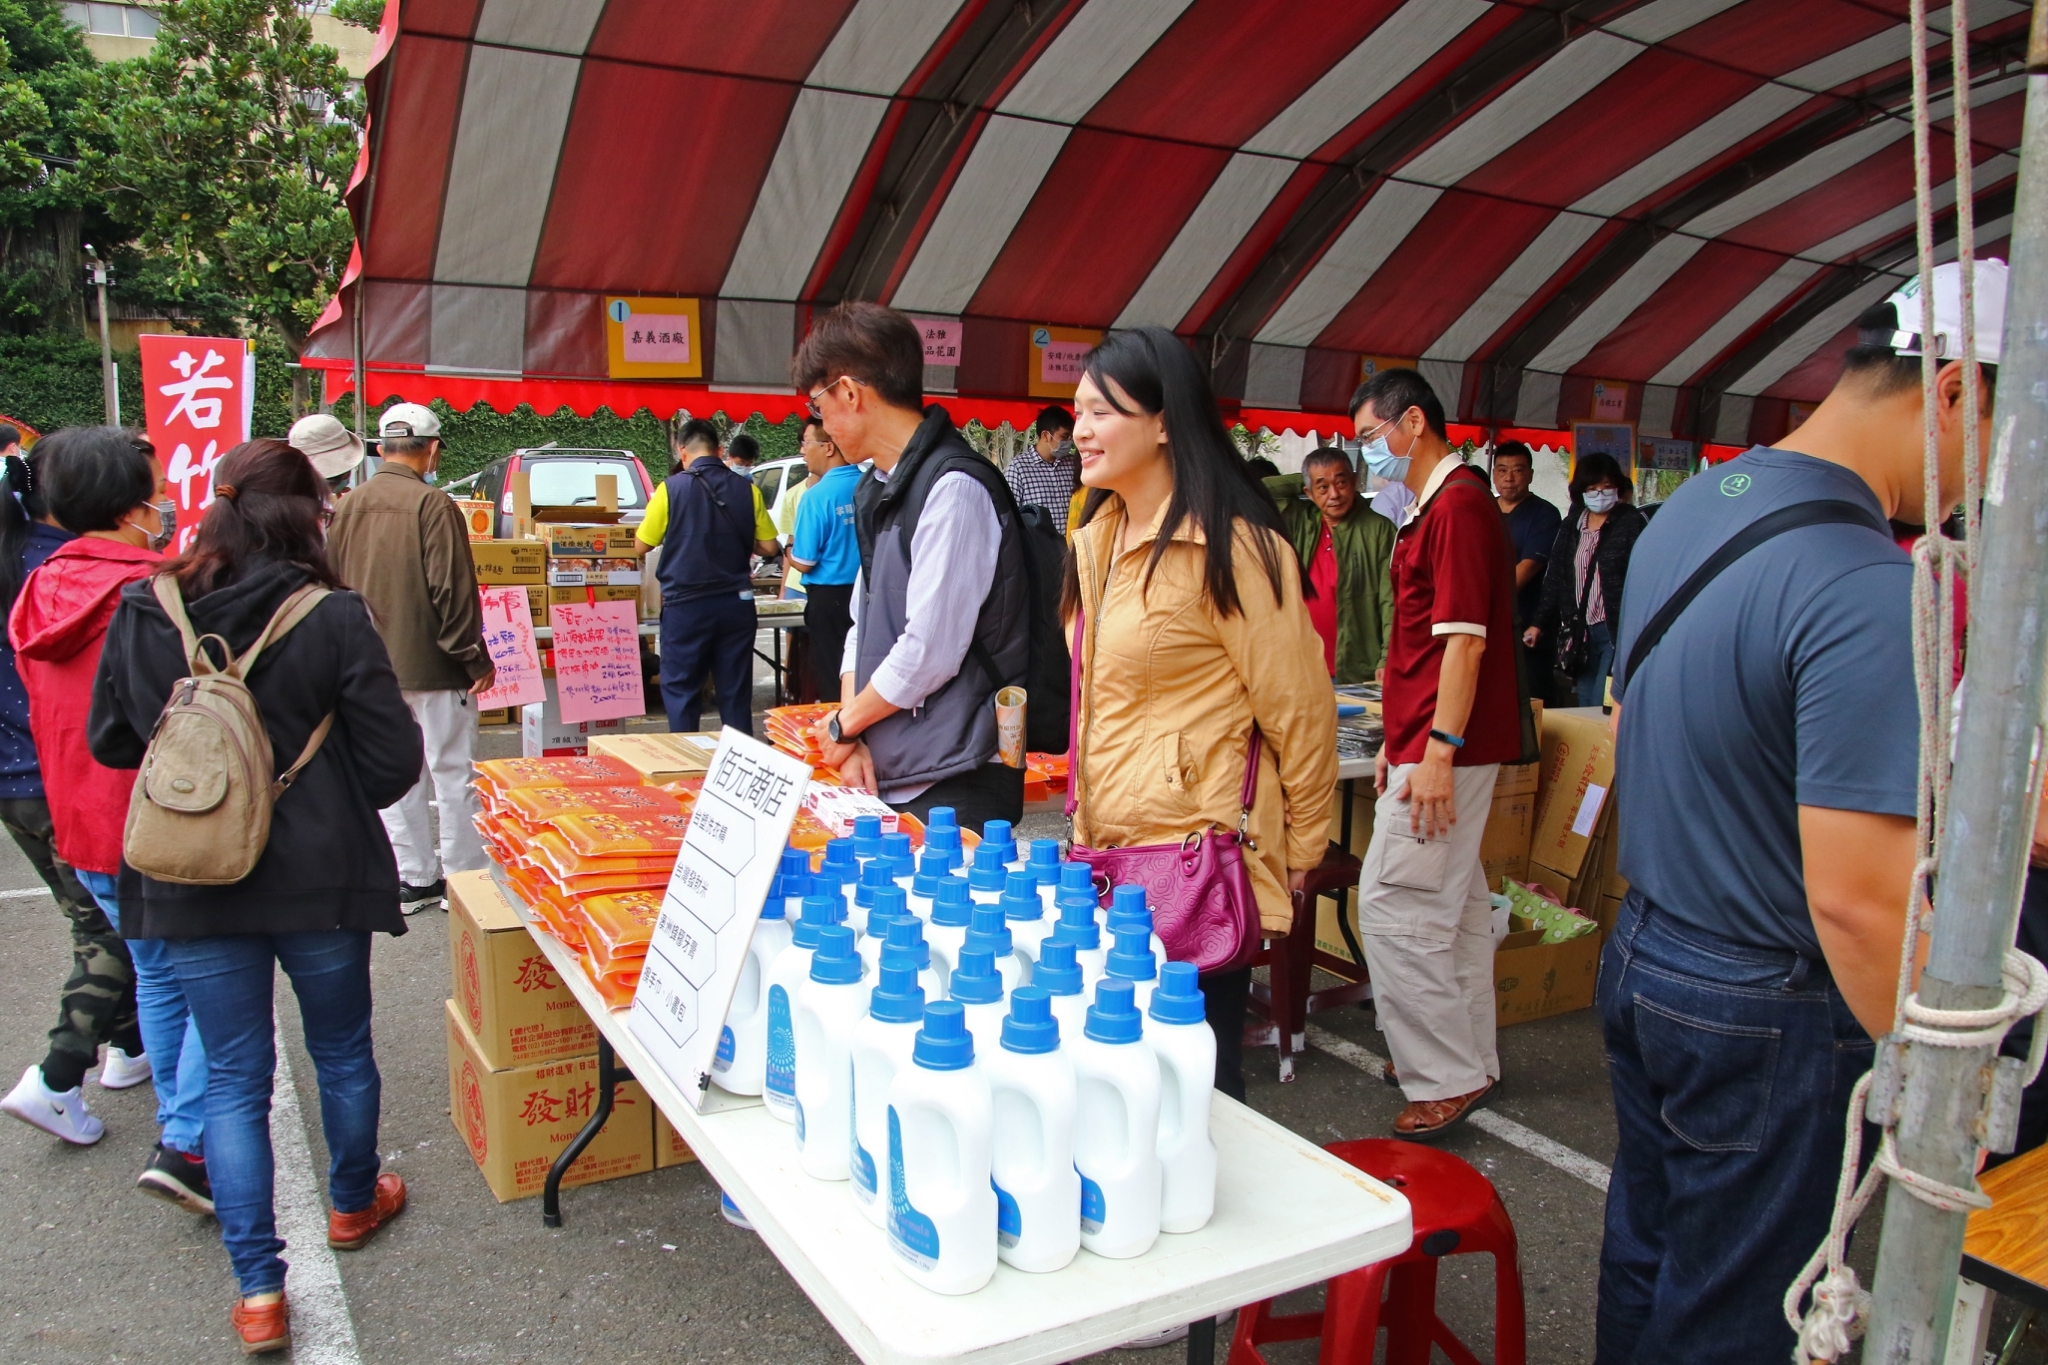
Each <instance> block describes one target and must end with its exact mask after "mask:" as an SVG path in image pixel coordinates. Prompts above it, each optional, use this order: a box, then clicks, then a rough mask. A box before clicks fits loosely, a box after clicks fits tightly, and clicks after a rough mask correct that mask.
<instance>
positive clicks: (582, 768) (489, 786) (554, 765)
mask: <svg viewBox="0 0 2048 1365" xmlns="http://www.w3.org/2000/svg"><path fill="white" fill-rule="evenodd" d="M476 783H477V790H478V791H479V792H480V793H481V792H486V791H488V792H490V793H491V794H492V795H494V796H496V797H499V798H502V797H503V796H504V794H505V793H507V792H514V791H518V790H519V789H520V788H522V787H634V786H638V785H639V784H640V774H639V773H637V772H635V771H633V769H632V768H630V767H628V766H627V765H626V764H624V763H621V762H619V760H617V759H616V758H609V757H606V756H604V755H602V754H598V755H592V756H587V757H570V758H494V759H490V760H488V761H486V762H483V763H479V764H477V765H476Z"/></svg>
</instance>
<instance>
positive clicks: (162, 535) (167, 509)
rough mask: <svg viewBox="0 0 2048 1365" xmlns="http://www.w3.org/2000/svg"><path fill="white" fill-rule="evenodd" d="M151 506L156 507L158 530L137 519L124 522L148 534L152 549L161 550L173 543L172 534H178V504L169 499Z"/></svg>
mask: <svg viewBox="0 0 2048 1365" xmlns="http://www.w3.org/2000/svg"><path fill="white" fill-rule="evenodd" d="M150 506H151V507H154V508H155V509H156V517H157V525H158V527H159V529H158V530H156V531H154V532H152V531H151V530H150V529H149V528H148V527H146V526H144V525H142V523H140V522H135V521H131V522H126V523H124V524H125V525H127V526H130V527H132V528H134V529H135V530H137V531H140V532H142V534H143V535H145V536H148V537H149V548H150V549H152V550H161V549H163V548H164V547H165V546H167V545H169V544H170V543H171V537H172V536H175V535H176V534H178V504H177V503H175V502H170V501H168V500H167V501H164V502H153V503H151V504H150Z"/></svg>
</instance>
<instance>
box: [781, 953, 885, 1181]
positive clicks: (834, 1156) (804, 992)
mask: <svg viewBox="0 0 2048 1365" xmlns="http://www.w3.org/2000/svg"><path fill="white" fill-rule="evenodd" d="M860 974H861V961H860V954H859V953H856V952H855V951H854V950H853V930H851V929H849V928H847V927H846V926H845V925H843V924H834V925H831V926H830V927H828V928H825V929H821V930H819V931H818V946H817V949H816V950H815V951H814V952H813V953H812V954H811V979H810V980H808V981H806V982H804V983H803V986H802V987H801V988H800V989H799V990H798V992H797V997H796V1146H797V1152H798V1154H799V1155H800V1156H801V1157H802V1159H803V1167H804V1172H805V1174H807V1175H810V1176H813V1177H815V1178H816V1179H819V1180H844V1179H846V1158H847V1154H848V1153H849V1152H850V1151H852V1150H853V1081H852V1076H853V1073H852V1070H851V1068H850V1067H849V1066H848V1064H847V1057H846V1049H847V1047H848V1046H849V1045H850V1044H851V1043H852V1042H853V1028H854V1025H856V1024H858V1023H859V1022H860V1017H861V1016H862V1015H863V1014H866V1013H867V1012H868V991H867V989H866V988H865V987H863V986H862V985H861V984H860Z"/></svg>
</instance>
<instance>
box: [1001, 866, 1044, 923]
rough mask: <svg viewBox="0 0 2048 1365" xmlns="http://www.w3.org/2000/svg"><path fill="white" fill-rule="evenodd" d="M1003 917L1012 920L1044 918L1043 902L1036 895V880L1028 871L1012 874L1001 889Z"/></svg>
mask: <svg viewBox="0 0 2048 1365" xmlns="http://www.w3.org/2000/svg"><path fill="white" fill-rule="evenodd" d="M1002 907H1003V917H1004V918H1005V919H1012V920H1033V919H1044V918H1045V901H1044V900H1043V899H1041V898H1040V897H1039V894H1038V878H1037V877H1036V876H1034V875H1033V874H1032V873H1031V872H1030V871H1029V870H1028V869H1027V870H1024V871H1020V872H1012V873H1011V874H1010V880H1009V881H1008V882H1007V883H1006V884H1005V885H1004V887H1003V899H1002Z"/></svg>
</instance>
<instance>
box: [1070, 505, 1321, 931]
mask: <svg viewBox="0 0 2048 1365" xmlns="http://www.w3.org/2000/svg"><path fill="white" fill-rule="evenodd" d="M1162 515H1163V512H1162ZM1122 524H1123V510H1122V503H1121V502H1120V501H1118V500H1117V499H1115V498H1111V499H1110V501H1109V502H1108V503H1107V504H1105V505H1104V507H1103V508H1102V509H1101V510H1100V511H1099V512H1098V513H1097V514H1096V516H1095V519H1094V520H1093V521H1091V522H1090V523H1089V524H1088V525H1086V526H1084V527H1082V528H1081V529H1080V530H1078V531H1076V532H1075V533H1074V539H1073V545H1074V558H1075V563H1076V566H1077V567H1078V569H1079V573H1080V585H1081V602H1082V619H1083V633H1082V638H1081V709H1080V712H1079V714H1078V715H1077V717H1076V721H1075V734H1076V739H1077V747H1076V756H1075V759H1074V772H1073V783H1074V790H1075V793H1076V809H1075V812H1074V837H1075V839H1076V840H1078V841H1079V842H1081V843H1084V844H1089V845H1092V846H1094V847H1098V848H1099V847H1102V846H1104V845H1110V844H1115V845H1121V846H1129V845H1133V844H1150V843H1166V842H1177V841H1179V840H1180V839H1182V838H1184V837H1186V836H1187V835H1188V834H1190V833H1192V832H1195V831H1199V830H1206V829H1208V828H1209V827H1210V826H1212V825H1213V826H1218V827H1221V828H1225V829H1234V828H1236V826H1237V820H1238V813H1239V809H1240V807H1239V805H1238V796H1239V791H1240V788H1241V786H1242V784H1243V781H1244V760H1245V750H1246V747H1247V745H1248V744H1249V743H1250V740H1251V729H1252V723H1253V722H1254V721H1257V722H1258V724H1259V727H1260V729H1261V730H1262V731H1263V732H1264V734H1265V754H1264V756H1263V758H1262V759H1261V760H1260V763H1259V788H1258V797H1257V799H1256V801H1255V802H1254V803H1253V807H1252V819H1251V837H1252V839H1253V841H1254V842H1255V843H1256V845H1257V848H1256V851H1254V850H1251V849H1247V850H1246V858H1247V862H1248V863H1249V865H1250V868H1251V878H1252V888H1253V891H1254V892H1255V893H1256V895H1257V897H1258V902H1259V919H1260V921H1261V923H1262V924H1263V926H1264V928H1265V930H1266V932H1267V933H1268V934H1284V933H1286V932H1287V930H1288V928H1289V926H1290V925H1291V924H1292V922H1293V912H1292V910H1291V908H1290V905H1289V901H1288V894H1287V874H1288V871H1289V870H1290V869H1300V868H1309V867H1314V866H1315V865H1316V864H1318V863H1320V862H1321V861H1322V859H1323V854H1324V852H1325V850H1326V849H1327V847H1328V843H1329V825H1330V812H1331V811H1332V809H1333V808H1334V807H1335V804H1336V785H1337V706H1336V698H1335V696H1334V695H1333V694H1332V692H1331V690H1330V676H1329V674H1328V673H1327V672H1326V671H1325V670H1324V668H1323V646H1322V641H1321V640H1320V639H1318V638H1317V636H1316V632H1315V627H1314V626H1313V625H1311V624H1310V623H1309V619H1308V610H1307V608H1305V607H1304V606H1303V605H1302V601H1301V581H1300V576H1299V574H1298V573H1297V572H1296V568H1295V563H1294V552H1293V550H1292V549H1291V548H1289V546H1288V545H1287V543H1286V542H1285V541H1284V540H1282V539H1281V538H1280V537H1279V536H1278V535H1273V548H1274V553H1275V555H1276V557H1277V560H1278V562H1279V565H1280V569H1281V575H1280V577H1281V582H1282V584H1283V589H1284V590H1283V594H1282V598H1281V601H1280V602H1279V604H1278V605H1277V606H1276V605H1275V603H1274V601H1273V594H1272V590H1271V588H1270V587H1269V586H1268V580H1267V578H1266V571H1265V569H1264V567H1263V566H1262V565H1261V564H1260V562H1259V556H1258V552H1257V550H1256V548H1255V546H1254V542H1253V541H1252V540H1251V537H1252V536H1253V535H1259V534H1272V533H1270V532H1256V531H1252V530H1249V529H1246V528H1243V527H1240V530H1239V533H1238V536H1237V542H1236V549H1235V552H1234V554H1233V556H1232V560H1233V565H1234V567H1235V569H1236V574H1237V587H1238V596H1239V598H1240V600H1241V601H1242V602H1243V604H1244V609H1243V611H1241V612H1239V613H1238V614H1236V615H1233V616H1228V617H1226V616H1223V615H1222V614H1221V613H1219V612H1218V611H1216V609H1215V608H1214V606H1213V605H1211V603H1210V601H1209V599H1208V595H1207V593H1206V592H1204V591H1203V587H1202V576H1203V575H1202V556H1203V544H1204V541H1203V537H1202V535H1201V533H1200V532H1198V531H1195V530H1193V529H1191V528H1189V527H1187V526H1186V525H1183V526H1182V527H1181V528H1180V529H1179V530H1178V531H1176V532H1175V533H1174V537H1173V542H1172V543H1171V544H1170V545H1168V546H1167V548H1166V553H1165V554H1164V555H1163V556H1162V557H1161V559H1160V561H1159V564H1158V567H1157V568H1156V569H1155V570H1154V571H1153V574H1152V578H1151V581H1150V583H1149V585H1148V584H1147V583H1146V581H1145V567H1146V562H1147V560H1148V559H1149V557H1150V555H1151V553H1152V542H1153V539H1154V533H1156V531H1157V529H1158V528H1157V522H1156V521H1155V523H1154V525H1153V528H1152V531H1151V532H1148V533H1147V534H1146V535H1145V536H1144V537H1143V538H1142V539H1141V540H1140V541H1139V542H1138V543H1137V544H1136V545H1134V546H1133V547H1132V548H1131V549H1129V550H1127V551H1125V552H1124V554H1123V555H1122V556H1121V557H1115V554H1114V551H1115V546H1116V538H1117V533H1118V530H1119V528H1120V527H1121V526H1122ZM1113 559H1114V562H1113V563H1112V560H1113ZM1067 628H1068V631H1069V632H1070V636H1071V631H1072V629H1073V622H1072V621H1071V620H1069V621H1068V622H1067Z"/></svg>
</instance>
